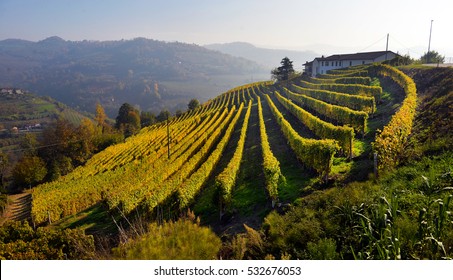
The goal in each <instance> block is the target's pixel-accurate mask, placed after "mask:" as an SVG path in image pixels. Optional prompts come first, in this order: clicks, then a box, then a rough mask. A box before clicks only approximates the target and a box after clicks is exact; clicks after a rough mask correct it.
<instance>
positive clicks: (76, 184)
mask: <svg viewBox="0 0 453 280" xmlns="http://www.w3.org/2000/svg"><path fill="white" fill-rule="evenodd" d="M373 67H374V68H371V67H368V68H365V67H362V68H357V69H350V70H341V71H339V70H336V71H333V72H332V73H330V74H328V75H324V76H322V77H319V78H308V77H305V76H303V77H301V78H300V79H298V80H293V81H292V82H291V84H285V85H284V86H283V85H279V84H275V85H274V84H273V83H272V82H260V83H253V84H248V85H244V86H241V87H237V88H234V89H232V90H230V91H228V92H225V93H223V94H221V95H219V96H218V97H216V98H214V99H213V100H210V101H209V102H206V103H205V104H204V105H202V106H200V107H199V108H197V109H195V110H192V111H189V112H186V113H185V114H183V115H181V116H179V117H177V118H172V119H171V120H168V121H166V122H163V123H160V124H156V125H154V126H152V127H148V128H145V129H142V131H141V132H140V133H139V134H137V135H135V136H132V137H130V138H128V139H127V140H126V142H125V143H122V144H119V145H115V146H112V147H109V148H107V149H106V150H105V151H103V152H101V153H99V154H97V155H95V156H94V157H93V158H92V159H91V160H89V161H88V162H87V164H86V165H85V166H82V167H79V168H77V169H76V170H74V172H72V173H71V174H68V175H67V176H65V177H63V178H61V179H59V180H57V181H55V182H52V183H47V184H43V185H41V186H38V187H37V188H36V189H35V190H34V192H33V202H32V204H33V205H32V216H33V220H34V221H35V223H37V224H41V223H46V222H53V221H56V220H59V219H61V218H63V217H66V216H68V215H72V214H76V213H78V212H80V211H83V210H85V209H87V208H89V207H91V206H93V205H96V204H98V203H101V202H103V203H104V205H107V206H108V207H109V209H111V210H114V209H120V210H121V211H122V212H123V213H126V214H128V213H131V212H132V211H134V209H137V208H140V209H141V210H145V211H148V212H152V211H154V210H155V209H156V207H158V206H159V205H162V204H164V203H167V204H168V202H170V205H173V207H174V206H177V207H174V208H176V209H178V208H179V209H184V208H186V207H189V206H191V205H192V204H193V202H194V201H196V199H197V196H198V195H199V194H200V192H201V190H202V189H203V188H207V189H209V188H214V189H215V190H216V191H217V193H219V194H220V195H219V197H218V198H217V201H218V202H217V203H221V207H223V206H224V205H225V204H230V203H231V201H232V200H234V192H235V191H236V185H237V178H238V176H239V175H238V174H239V173H241V172H240V171H241V169H242V168H244V167H243V165H242V164H241V163H242V162H244V161H245V160H249V159H245V158H244V154H245V149H246V147H248V146H250V145H247V143H248V141H252V140H253V139H249V138H250V137H246V135H247V132H248V130H249V129H250V128H251V127H258V128H259V135H255V136H254V135H252V136H251V137H258V138H259V139H256V138H255V140H257V143H260V151H261V153H260V154H261V155H262V162H261V163H260V164H261V166H262V169H261V170H250V171H247V172H249V176H255V177H256V176H258V174H263V177H264V178H265V179H264V182H263V183H262V184H263V185H262V186H259V187H262V188H263V190H265V192H266V193H267V196H268V198H269V199H270V200H271V201H272V205H274V204H275V202H277V201H278V200H279V193H280V192H281V191H282V190H284V188H286V187H287V185H286V184H285V178H284V176H283V172H282V170H283V171H284V170H285V168H286V167H285V166H283V167H282V165H281V163H280V161H279V159H278V158H277V157H276V156H275V155H274V151H275V150H274V149H275V148H276V146H275V141H271V139H273V137H271V136H273V135H269V134H268V133H267V131H268V130H267V129H266V123H265V120H266V119H270V118H272V119H273V120H275V122H276V123H277V124H278V126H279V131H280V133H281V137H284V138H285V139H286V141H287V143H288V145H289V146H290V147H291V150H292V151H293V155H287V156H294V157H295V158H296V157H297V159H298V160H299V161H300V162H301V163H302V164H303V165H304V166H305V168H306V169H307V170H312V172H313V175H308V176H313V177H316V176H317V177H319V178H323V179H324V180H326V179H327V178H328V176H329V173H330V172H331V170H332V166H333V164H334V158H335V157H337V158H341V157H349V158H353V156H354V155H353V147H354V141H359V140H357V139H355V137H354V134H355V133H354V130H355V132H357V133H360V134H362V135H364V134H366V133H367V132H368V128H367V122H368V117H369V116H372V114H373V113H374V112H375V111H376V106H379V100H380V95H381V94H382V88H380V87H379V86H370V84H371V80H372V79H371V77H370V75H373V77H374V76H379V75H390V76H391V77H395V79H396V80H397V81H398V82H399V83H400V84H401V85H402V86H403V87H404V86H406V84H407V81H406V80H405V79H404V78H401V77H400V76H401V75H400V74H399V73H397V74H395V73H394V69H393V68H385V67H384V66H373ZM379 67H381V68H379ZM407 91H408V92H410V93H411V92H412V91H413V89H412V88H411V86H409V89H407ZM408 95H409V94H408ZM411 98H412V97H411ZM411 100H412V99H411ZM293 101H294V102H293ZM265 104H266V105H265ZM263 105H265V106H266V108H267V106H268V107H269V108H270V110H268V109H266V111H264V110H263ZM254 106H256V107H255V108H256V109H253V107H254ZM411 106H412V103H411V102H409V101H408V102H405V103H404V105H403V107H402V109H401V110H400V111H403V110H405V109H404V108H406V107H411ZM411 108H412V107H411ZM264 112H267V113H264ZM404 112H405V111H404ZM401 114H403V112H401V113H398V115H401ZM397 118H398V116H397V115H396V116H395V120H393V119H392V122H391V123H390V124H389V126H392V127H393V126H394V125H393V123H396V122H397ZM252 120H254V121H252ZM388 130H389V129H387V130H386V129H384V132H383V133H382V134H381V136H380V137H379V138H378V139H377V141H376V143H377V144H376V150H378V151H379V153H382V154H383V156H384V157H383V158H384V159H385V160H386V161H388V160H390V158H391V156H390V155H387V156H386V154H385V150H386V146H385V144H383V143H385V141H393V140H388V139H389V138H388V137H387V136H385V135H387V134H388V132H387V131H388ZM257 131H258V130H257ZM304 131H311V132H310V133H306V132H304ZM405 133H406V134H407V132H405ZM312 135H315V136H316V139H315V138H313V136H312ZM249 136H250V134H249ZM384 136H385V137H384ZM279 137H280V136H279ZM231 139H235V140H234V141H232V140H231ZM403 140H404V139H402V140H401V141H403ZM398 141H399V143H400V142H401V141H400V140H398ZM227 146H228V147H232V148H231V150H232V151H234V152H232V153H230V154H231V156H229V158H228V159H224V161H225V164H223V165H222V166H220V165H219V162H220V160H221V159H222V157H224V156H225V154H226V148H227ZM281 159H282V158H281V157H280V160H281ZM282 168H283V169H282ZM207 182H216V183H213V184H212V185H207ZM252 201H253V200H252ZM222 205H223V206H222Z"/></svg>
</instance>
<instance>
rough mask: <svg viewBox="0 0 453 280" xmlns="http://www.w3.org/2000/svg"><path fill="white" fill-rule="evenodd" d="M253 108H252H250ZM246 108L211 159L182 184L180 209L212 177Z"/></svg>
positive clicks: (235, 120)
mask: <svg viewBox="0 0 453 280" xmlns="http://www.w3.org/2000/svg"><path fill="white" fill-rule="evenodd" d="M250 107H251V106H250ZM243 108H244V103H242V104H241V107H240V108H239V110H238V112H237V113H236V116H235V117H234V119H233V120H232V121H231V123H230V124H229V126H228V128H227V129H226V131H225V135H224V136H223V138H222V140H221V141H220V142H219V144H217V147H216V149H215V150H214V151H213V152H212V153H211V154H210V155H209V158H208V159H207V160H206V161H205V162H204V163H203V164H202V165H201V166H200V168H198V169H197V170H196V171H195V172H194V173H193V174H192V175H191V176H190V178H189V179H188V180H186V181H185V182H184V184H182V185H181V186H180V187H179V188H178V191H177V197H178V202H179V206H180V208H185V207H187V206H188V205H189V204H190V203H191V202H192V201H193V199H194V197H195V196H196V195H197V193H198V192H199V190H200V189H201V187H202V186H203V184H204V183H205V182H206V181H207V179H208V177H209V176H210V175H211V173H212V171H213V170H214V167H215V166H216V164H217V163H218V161H219V160H220V158H221V156H222V154H223V152H224V150H225V148H226V146H227V144H228V141H230V138H231V135H232V134H233V131H234V127H235V126H236V123H237V121H238V119H239V117H240V115H241V112H242V110H243Z"/></svg>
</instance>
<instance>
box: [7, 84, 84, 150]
mask: <svg viewBox="0 0 453 280" xmlns="http://www.w3.org/2000/svg"><path fill="white" fill-rule="evenodd" d="M89 117H90V116H89V115H88V114H84V113H81V112H78V111H76V110H74V109H71V108H70V107H68V106H66V105H64V104H63V103H61V102H58V101H56V100H54V99H52V98H50V97H47V96H44V97H41V96H37V95H35V94H33V93H30V92H26V91H24V90H22V89H14V88H0V151H2V152H10V151H11V150H14V149H17V146H16V145H17V144H18V143H19V142H20V141H21V139H22V138H21V136H23V135H24V134H25V133H36V134H40V133H41V132H42V131H43V130H44V129H45V128H46V127H48V126H49V125H52V123H54V122H55V121H56V120H57V119H58V118H63V119H66V120H68V121H69V122H70V123H72V124H74V125H76V126H78V125H80V123H81V121H82V119H83V118H89Z"/></svg>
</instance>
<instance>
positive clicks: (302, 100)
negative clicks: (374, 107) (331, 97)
mask: <svg viewBox="0 0 453 280" xmlns="http://www.w3.org/2000/svg"><path fill="white" fill-rule="evenodd" d="M283 89H284V90H285V92H286V95H287V97H288V98H289V99H290V100H294V101H296V102H297V103H298V104H299V105H302V106H304V107H306V108H310V109H312V110H314V111H316V112H317V113H318V114H320V115H323V116H325V117H327V118H329V119H332V120H335V121H338V122H340V123H341V124H344V125H350V126H352V127H353V128H354V129H355V130H356V131H357V132H360V133H362V134H365V131H366V125H367V120H368V114H367V113H365V112H363V111H354V110H351V109H349V108H347V107H343V106H337V105H331V104H329V103H326V102H324V101H321V100H318V99H315V98H312V97H309V96H306V95H303V94H295V93H293V92H291V91H290V90H288V89H287V88H283Z"/></svg>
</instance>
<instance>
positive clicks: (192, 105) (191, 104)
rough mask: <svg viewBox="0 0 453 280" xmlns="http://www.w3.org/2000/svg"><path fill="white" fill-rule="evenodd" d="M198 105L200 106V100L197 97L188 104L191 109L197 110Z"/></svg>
mask: <svg viewBox="0 0 453 280" xmlns="http://www.w3.org/2000/svg"><path fill="white" fill-rule="evenodd" d="M198 106H200V101H198V100H197V99H195V98H193V99H192V100H190V101H189V104H187V107H189V110H195V109H196V108H197V107H198Z"/></svg>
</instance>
